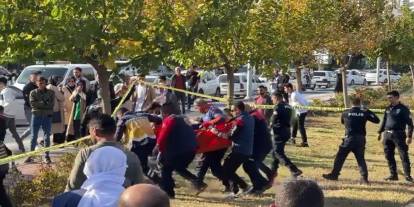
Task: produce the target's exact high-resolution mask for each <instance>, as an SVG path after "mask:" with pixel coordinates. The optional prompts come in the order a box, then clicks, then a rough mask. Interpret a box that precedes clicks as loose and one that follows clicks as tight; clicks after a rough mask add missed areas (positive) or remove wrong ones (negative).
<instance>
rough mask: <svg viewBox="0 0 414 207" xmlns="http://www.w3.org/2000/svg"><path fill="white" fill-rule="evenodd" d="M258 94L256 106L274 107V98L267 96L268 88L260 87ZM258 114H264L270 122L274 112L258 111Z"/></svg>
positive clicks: (269, 110) (267, 110)
mask: <svg viewBox="0 0 414 207" xmlns="http://www.w3.org/2000/svg"><path fill="white" fill-rule="evenodd" d="M257 90H258V91H257V92H258V94H257V97H256V99H255V104H257V105H273V103H272V98H271V97H270V96H269V94H267V90H266V87H264V86H259V88H258V89H257ZM257 111H258V112H260V113H262V115H263V116H264V117H265V118H266V121H267V122H269V121H270V118H271V117H272V114H273V110H272V109H257Z"/></svg>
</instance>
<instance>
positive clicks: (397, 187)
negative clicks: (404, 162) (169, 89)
mask: <svg viewBox="0 0 414 207" xmlns="http://www.w3.org/2000/svg"><path fill="white" fill-rule="evenodd" d="M306 124H307V130H308V137H309V144H310V146H311V147H310V148H297V147H294V146H291V145H288V146H287V155H288V157H290V158H291V159H292V161H293V162H294V163H295V164H297V165H298V167H299V168H300V169H301V170H303V172H304V177H305V178H310V179H314V180H316V181H317V182H318V183H319V184H320V185H321V186H322V187H323V190H324V193H325V201H326V205H325V206H327V207H394V206H403V205H404V204H406V203H407V202H409V201H410V200H411V199H413V197H414V185H407V184H405V183H404V182H403V181H400V182H385V181H383V178H384V177H386V176H388V175H389V172H388V167H387V164H386V161H385V157H384V153H383V149H382V145H381V144H380V142H378V141H377V133H376V131H377V130H378V125H374V124H368V136H367V147H366V156H365V157H366V161H367V165H368V170H369V179H370V181H371V185H370V186H364V185H359V184H358V181H359V177H360V176H359V171H358V166H357V164H356V160H355V158H354V156H353V154H350V155H349V156H348V159H347V161H346V162H345V165H344V168H343V170H342V172H341V173H342V174H341V176H340V178H339V179H340V180H339V181H337V182H333V181H325V180H323V179H322V178H321V175H322V174H323V173H328V172H330V170H331V168H332V165H333V160H334V157H335V155H336V152H337V149H338V145H339V144H340V143H341V139H342V137H343V135H344V129H343V126H342V125H341V124H340V121H339V114H334V115H331V116H326V117H308V119H307V123H306ZM410 154H411V157H410V158H411V160H413V158H414V157H413V156H412V154H413V153H412V150H411V153H410ZM271 159H272V158H271V156H270V155H269V156H268V159H267V162H270V161H271ZM396 160H397V165H398V171H399V174H400V180H403V178H404V176H403V174H402V169H401V168H402V167H401V161H400V158H399V156H398V153H397V155H396ZM238 172H239V173H240V175H243V177H244V178H245V180H246V181H248V177H247V176H246V174H245V173H244V172H243V170H242V169H241V168H240V169H239V171H238ZM279 174H280V175H279V177H278V178H277V181H276V182H282V181H284V180H285V179H287V178H288V177H289V171H288V169H287V168H286V167H284V166H282V167H281V168H280V169H279ZM175 178H176V182H177V183H178V186H181V187H180V188H178V189H176V191H177V198H176V199H175V200H174V201H172V202H173V206H177V207H198V206H209V207H216V206H217V207H225V206H243V207H244V206H245V207H247V206H249V207H252V206H269V204H271V202H272V199H273V195H274V189H272V190H268V191H267V192H266V193H265V195H264V196H262V197H243V198H239V199H236V200H231V201H229V200H224V194H222V193H221V190H222V186H221V184H220V182H219V181H218V180H217V179H216V178H215V177H212V176H211V174H208V175H207V177H206V182H207V183H208V185H209V187H208V188H207V189H206V191H205V192H203V193H201V194H200V195H199V196H194V194H193V192H191V190H190V189H191V188H190V187H189V184H188V183H186V182H184V181H183V180H182V179H181V178H180V177H179V176H178V175H176V176H175ZM276 185H277V184H276Z"/></svg>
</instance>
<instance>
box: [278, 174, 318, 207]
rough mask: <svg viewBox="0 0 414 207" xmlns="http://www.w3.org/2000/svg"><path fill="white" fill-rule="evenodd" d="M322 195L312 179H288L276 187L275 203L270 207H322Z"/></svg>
mask: <svg viewBox="0 0 414 207" xmlns="http://www.w3.org/2000/svg"><path fill="white" fill-rule="evenodd" d="M324 200H325V198H324V195H323V192H322V189H321V188H320V187H319V185H318V184H317V183H316V182H315V181H312V180H289V181H287V182H285V183H283V184H282V185H281V186H279V187H278V188H277V189H276V199H275V203H274V204H273V205H271V206H270V207H323V206H324Z"/></svg>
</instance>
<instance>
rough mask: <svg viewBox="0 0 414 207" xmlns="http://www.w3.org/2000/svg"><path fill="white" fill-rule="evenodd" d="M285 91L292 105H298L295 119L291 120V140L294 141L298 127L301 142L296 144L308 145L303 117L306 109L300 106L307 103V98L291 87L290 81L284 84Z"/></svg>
mask: <svg viewBox="0 0 414 207" xmlns="http://www.w3.org/2000/svg"><path fill="white" fill-rule="evenodd" d="M284 90H285V93H287V94H288V95H289V99H290V100H289V103H290V105H291V106H293V107H298V108H297V109H295V111H296V114H294V115H293V116H295V119H294V120H295V121H294V122H293V128H292V142H293V143H296V135H297V133H298V128H299V131H300V135H301V137H302V143H301V144H300V145H298V146H300V147H309V144H308V136H307V134H306V129H305V119H306V116H307V115H308V110H307V109H304V108H300V107H306V106H308V105H309V102H308V100H307V99H306V97H305V96H304V95H303V94H302V93H300V92H299V91H298V90H295V89H293V85H292V84H291V83H287V84H285V89H284Z"/></svg>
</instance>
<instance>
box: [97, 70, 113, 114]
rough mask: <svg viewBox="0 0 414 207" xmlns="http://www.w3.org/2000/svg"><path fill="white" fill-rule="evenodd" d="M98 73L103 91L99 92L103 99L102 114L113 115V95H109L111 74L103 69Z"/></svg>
mask: <svg viewBox="0 0 414 207" xmlns="http://www.w3.org/2000/svg"><path fill="white" fill-rule="evenodd" d="M97 72H98V81H99V87H100V88H101V90H99V95H100V97H102V102H101V105H102V110H103V111H102V112H103V113H105V114H109V115H110V114H111V94H110V93H109V90H110V88H109V76H110V74H109V72H108V71H106V68H105V67H103V68H101V69H100V70H97Z"/></svg>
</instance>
